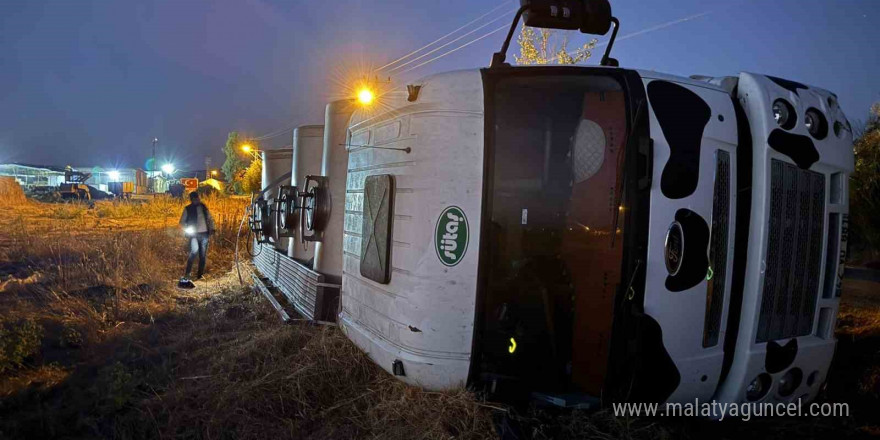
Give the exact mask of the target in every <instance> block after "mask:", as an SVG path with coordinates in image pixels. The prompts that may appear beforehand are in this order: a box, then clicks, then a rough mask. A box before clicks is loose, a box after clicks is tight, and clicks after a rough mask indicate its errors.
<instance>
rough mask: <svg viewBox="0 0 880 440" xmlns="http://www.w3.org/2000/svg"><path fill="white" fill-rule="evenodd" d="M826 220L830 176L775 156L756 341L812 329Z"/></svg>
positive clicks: (786, 336) (772, 162) (784, 336)
mask: <svg viewBox="0 0 880 440" xmlns="http://www.w3.org/2000/svg"><path fill="white" fill-rule="evenodd" d="M824 220H825V176H824V175H823V174H820V173H816V172H813V171H808V170H802V169H799V168H798V167H796V166H795V165H792V164H788V163H785V162H782V161H779V160H772V161H771V164H770V228H769V230H768V234H769V236H768V238H767V264H766V271H765V273H764V290H763V299H762V301H761V316H760V317H759V319H758V334H757V337H756V342H767V341H772V340H778V339H785V338H790V337H794V336H804V335H807V334H809V333H810V332H811V330H812V328H813V315H814V313H815V308H816V297H817V296H818V294H819V268H820V266H821V265H820V263H821V258H822V255H821V254H822V238H823V232H824V228H823V223H824Z"/></svg>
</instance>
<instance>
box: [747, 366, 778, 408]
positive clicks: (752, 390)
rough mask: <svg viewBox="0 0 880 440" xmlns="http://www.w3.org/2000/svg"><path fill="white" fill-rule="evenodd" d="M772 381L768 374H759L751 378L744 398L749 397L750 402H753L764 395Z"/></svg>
mask: <svg viewBox="0 0 880 440" xmlns="http://www.w3.org/2000/svg"><path fill="white" fill-rule="evenodd" d="M772 381H773V380H772V379H771V378H770V375H769V374H767V373H761V374H759V375H758V377H756V378H755V379H754V380H752V383H750V384H749V387H748V388H746V399H749V401H750V402H754V401H756V400H758V399H760V398H762V397H764V396H766V395H767V391H770V384H771V382H772Z"/></svg>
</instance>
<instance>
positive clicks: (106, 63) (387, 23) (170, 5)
mask: <svg viewBox="0 0 880 440" xmlns="http://www.w3.org/2000/svg"><path fill="white" fill-rule="evenodd" d="M655 3H666V2H645V1H642V0H619V1H613V0H612V8H613V12H614V15H615V16H617V17H618V18H620V20H621V24H622V25H621V30H620V36H626V35H628V34H632V33H636V32H639V31H642V30H645V29H650V28H653V27H655V26H658V25H662V24H664V23H669V22H672V21H675V20H678V19H681V18H685V17H692V16H694V15H697V14H701V13H707V12H708V14H706V15H703V16H700V17H698V18H694V19H691V20H688V21H684V22H681V23H678V24H674V25H671V26H668V27H664V28H660V29H656V30H653V31H650V32H646V33H643V34H639V35H636V36H633V37H631V38H627V39H622V40H620V41H619V42H618V43H616V44H615V46H614V54H613V56H614V57H615V58H617V59H619V60H620V63H621V66H623V67H632V68H640V69H650V70H657V71H661V72H666V73H672V74H678V75H684V76H687V75H691V74H706V75H714V76H723V75H734V74H736V73H738V72H740V71H751V72H758V73H766V74H772V75H775V76H780V77H783V78H788V79H792V80H796V81H800V82H803V83H807V84H811V85H815V86H819V87H822V88H825V89H828V90H831V91H833V92H835V93H837V94H838V96H839V98H840V103H841V105H842V106H843V108H844V110H845V111H846V113H847V115H848V116H849V118H850V120H853V121H855V120H864V119H865V118H866V116H867V113H868V109H869V107H870V105H871V103H873V102H876V101H880V50H878V43H880V36H878V33H877V26H878V24H880V2H878V1H874V0H844V1H831V0H828V1H803V0H786V1H763V0H743V1H724V2H707V1H701V0H682V1H676V2H674V3H673V2H670V3H671V4H670V5H657V4H655ZM500 4H501V2H500V1H499V0H480V1H476V0H443V1H425V0H391V1H386V0H383V1H379V0H374V1H368V0H332V1H291V0H286V1H268V0H235V1H233V0H179V1H153V0H105V1H89V0H78V1H70V0H63V1H40V0H10V1H4V2H0V163H2V162H10V161H17V162H28V163H39V164H47V165H66V164H72V165H100V166H104V167H116V166H143V163H144V161H145V160H146V159H147V158H148V157H149V155H150V150H151V144H150V140H151V139H152V138H153V137H158V138H159V139H160V143H159V148H158V149H159V154H158V156H159V158H160V160H165V159H173V160H174V161H175V163H177V164H179V167H187V166H188V167H190V168H200V167H201V164H202V162H203V160H204V157H205V156H206V155H211V156H213V158H214V164H215V166H219V165H220V164H221V163H222V153H221V151H220V148H221V147H222V146H223V144H224V143H225V140H226V135H227V133H228V132H229V131H232V130H238V131H243V132H246V133H249V134H251V135H261V134H265V133H269V132H273V131H276V130H278V129H282V128H285V127H290V126H294V125H301V124H309V123H321V122H322V119H323V106H324V103H325V102H326V101H327V100H328V99H331V98H334V97H338V95H339V90H340V79H339V78H342V77H345V76H346V74H347V73H350V72H353V71H356V69H357V68H358V67H359V66H360V67H361V68H362V66H366V65H370V64H372V65H373V66H381V65H383V64H385V63H386V62H388V61H391V60H393V59H395V58H397V57H399V56H401V55H403V54H406V53H407V52H409V51H411V50H413V49H415V48H418V47H420V46H422V45H424V44H425V43H428V42H430V41H432V40H434V39H435V38H437V37H440V36H441V35H443V34H445V33H447V32H449V31H451V30H453V29H455V28H457V27H459V26H461V25H463V24H465V23H466V22H468V21H470V20H472V19H474V18H476V17H478V16H480V15H481V14H483V13H485V12H487V11H489V10H491V9H492V8H494V7H496V6H498V5H500ZM515 6H516V3H514V2H512V1H510V2H509V6H508V7H505V8H503V9H500V10H499V11H498V12H497V13H495V14H492V15H490V16H489V17H487V18H486V19H484V20H482V21H481V22H480V24H482V23H485V22H487V21H490V20H491V19H494V18H495V17H497V16H500V15H505V16H504V17H503V18H500V19H499V20H498V21H497V22H495V23H492V24H490V25H488V26H487V27H485V28H484V29H482V30H481V31H478V32H476V33H474V34H473V35H472V37H476V36H480V35H482V34H483V33H484V32H486V31H489V30H494V29H496V28H498V27H499V26H503V25H507V24H509V23H510V19H512V16H513V11H514V10H515ZM502 12H503V14H502ZM503 34H504V32H498V33H496V34H493V35H491V36H490V37H488V38H485V39H483V40H481V41H479V42H477V43H475V44H473V45H471V46H469V47H467V48H465V49H462V50H460V51H457V52H455V53H454V54H451V55H449V56H446V57H444V58H442V59H440V60H438V61H436V62H433V63H430V64H428V65H426V66H424V67H421V68H419V69H415V70H413V71H412V72H408V73H406V74H404V75H402V76H400V77H397V78H395V81H396V83H400V84H403V83H405V82H406V81H407V80H412V79H415V78H418V77H420V76H423V75H426V74H429V73H432V72H438V71H444V70H451V69H462V68H473V67H484V66H486V65H487V64H488V61H489V59H490V57H491V54H492V52H494V51H495V50H497V49H498V47H500V44H501V40H502V39H503ZM609 35H610V34H609ZM586 38H589V37H587V36H581V35H578V34H572V35H571V40H572V42H573V43H576V42H577V41H583V40H585V39H586ZM469 39H470V38H465V39H463V40H461V41H460V42H459V44H460V43H464V42H467V41H469ZM604 40H605V37H601V38H600V40H599V41H600V42H601V41H604ZM457 45H458V44H453V45H451V46H449V48H453V47H455V46H457ZM515 50H516V45H515V44H513V45H512V47H511V53H512V52H513V51H515ZM597 52H600V51H597ZM441 53H443V51H440V52H437V53H436V54H434V55H439V54H441ZM432 57H433V56H431V57H428V58H425V59H424V60H427V59H429V58H432ZM600 57H601V53H599V54H597V55H594V57H593V58H592V59H591V60H589V62H588V64H595V63H597V62H598V60H599V58H600ZM509 58H510V59H512V57H509ZM416 64H417V63H416ZM413 65H415V64H413ZM411 66H412V65H411ZM401 70H403V69H401ZM289 143H290V135H289V134H286V135H285V136H283V137H279V138H276V139H273V140H272V141H271V142H268V143H267V144H264V145H265V146H267V147H272V146H282V145H286V144H289Z"/></svg>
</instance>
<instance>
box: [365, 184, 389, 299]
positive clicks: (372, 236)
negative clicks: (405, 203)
mask: <svg viewBox="0 0 880 440" xmlns="http://www.w3.org/2000/svg"><path fill="white" fill-rule="evenodd" d="M363 215H364V221H363V229H362V230H361V276H363V277H365V278H369V279H371V280H373V281H375V282H377V283H382V284H388V283H389V282H391V221H392V218H393V216H394V176H392V175H390V174H381V175H376V176H368V177H367V178H366V180H365V181H364V212H363Z"/></svg>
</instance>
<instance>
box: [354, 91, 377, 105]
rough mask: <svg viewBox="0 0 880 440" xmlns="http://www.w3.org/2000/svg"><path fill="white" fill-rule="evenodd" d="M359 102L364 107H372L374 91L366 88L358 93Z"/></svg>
mask: <svg viewBox="0 0 880 440" xmlns="http://www.w3.org/2000/svg"><path fill="white" fill-rule="evenodd" d="M357 98H358V102H360V103H361V104H363V105H370V104H371V103H372V102H373V98H374V96H373V91H372V90H370V89H368V88H366V87H364V88H362V89H360V90H359V91H358V94H357Z"/></svg>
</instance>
